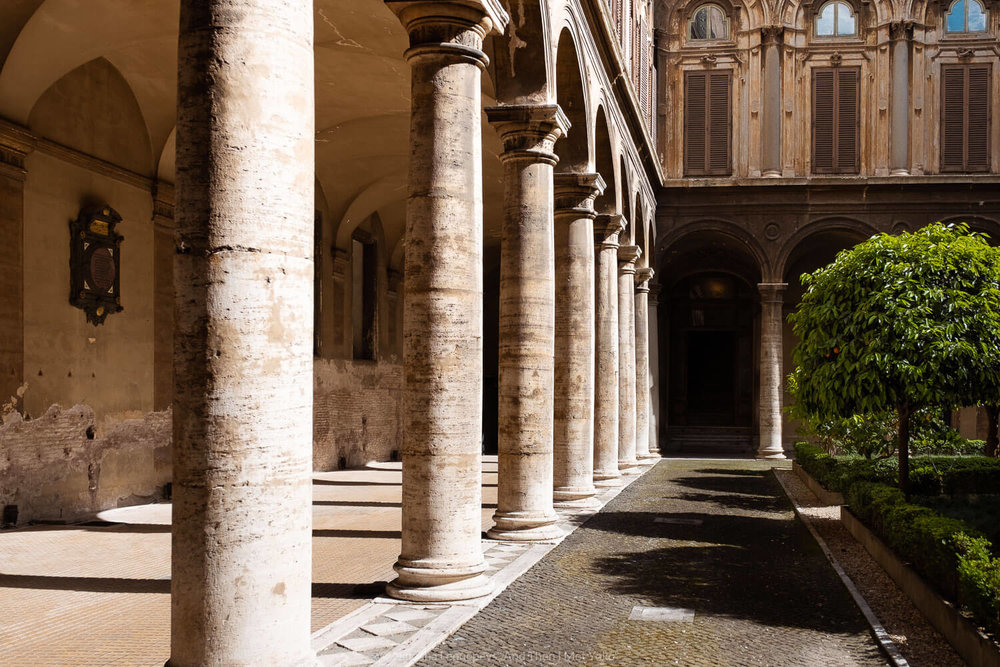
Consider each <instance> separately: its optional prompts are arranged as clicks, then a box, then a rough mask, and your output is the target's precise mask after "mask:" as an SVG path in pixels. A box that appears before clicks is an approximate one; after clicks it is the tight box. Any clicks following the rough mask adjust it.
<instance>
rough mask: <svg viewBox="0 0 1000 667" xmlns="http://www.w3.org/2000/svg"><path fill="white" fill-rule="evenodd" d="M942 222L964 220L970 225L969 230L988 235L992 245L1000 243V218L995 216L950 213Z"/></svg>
mask: <svg viewBox="0 0 1000 667" xmlns="http://www.w3.org/2000/svg"><path fill="white" fill-rule="evenodd" d="M941 222H944V223H950V222H964V223H966V224H968V225H969V230H971V231H973V232H979V233H980V234H985V235H986V236H988V237H989V240H990V243H991V244H992V245H1000V220H997V219H995V218H988V217H986V216H982V215H950V216H948V217H946V218H942V219H941Z"/></svg>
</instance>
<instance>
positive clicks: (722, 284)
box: [656, 226, 762, 454]
mask: <svg viewBox="0 0 1000 667" xmlns="http://www.w3.org/2000/svg"><path fill="white" fill-rule="evenodd" d="M758 258H759V255H758V254H757V252H756V249H755V248H754V247H753V246H752V245H751V244H750V242H749V241H748V240H746V239H743V238H742V237H741V236H739V235H737V234H735V233H733V232H731V231H730V230H727V229H726V228H725V227H722V226H716V227H715V228H713V229H708V228H702V229H701V230H699V231H695V232H691V233H689V234H686V235H683V236H680V237H677V238H675V239H674V240H673V241H672V242H669V239H668V245H666V246H665V249H664V250H663V251H662V252H661V253H660V255H659V257H658V258H657V259H658V261H657V266H656V272H657V274H658V275H659V276H660V284H661V285H662V286H663V291H662V293H661V296H660V308H659V309H658V316H659V322H658V326H659V353H660V372H661V374H662V375H661V376H662V377H664V378H666V379H667V380H666V382H665V383H664V387H663V388H662V389H661V392H660V401H661V405H660V409H661V414H662V415H664V416H665V419H663V420H661V432H660V438H661V442H665V443H666V449H667V450H668V451H675V452H684V453H701V454H722V453H743V454H749V453H751V452H752V450H753V446H754V443H755V440H756V438H755V429H754V426H755V425H756V424H757V420H756V417H755V416H756V409H755V408H756V405H757V399H756V385H757V382H756V377H757V367H758V363H759V354H758V352H757V350H758V348H759V345H758V344H757V341H758V340H759V325H758V323H757V319H758V315H759V312H760V306H759V302H758V298H757V290H756V286H757V284H758V283H760V282H761V273H762V272H761V262H760V260H759V259H758ZM662 429H665V431H664V430H662Z"/></svg>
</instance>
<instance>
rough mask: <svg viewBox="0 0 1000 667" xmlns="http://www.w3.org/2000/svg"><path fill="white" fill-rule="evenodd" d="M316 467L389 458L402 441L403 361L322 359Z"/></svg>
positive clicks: (317, 381) (317, 377)
mask: <svg viewBox="0 0 1000 667" xmlns="http://www.w3.org/2000/svg"><path fill="white" fill-rule="evenodd" d="M313 377H314V380H313V401H314V402H313V469H314V470H317V471H325V470H336V469H337V468H338V465H339V460H340V458H341V457H343V458H344V459H345V463H346V465H347V466H348V467H353V466H360V465H364V464H365V463H367V462H369V461H388V460H390V458H391V456H392V452H393V451H398V450H399V448H400V446H401V444H402V401H403V366H402V365H401V364H391V363H382V362H374V361H347V360H342V359H334V360H330V359H316V360H315V364H314V366H313Z"/></svg>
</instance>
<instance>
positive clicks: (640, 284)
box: [635, 266, 656, 293]
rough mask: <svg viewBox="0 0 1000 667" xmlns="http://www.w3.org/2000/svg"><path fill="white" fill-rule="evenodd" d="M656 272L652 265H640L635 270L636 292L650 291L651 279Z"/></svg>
mask: <svg viewBox="0 0 1000 667" xmlns="http://www.w3.org/2000/svg"><path fill="white" fill-rule="evenodd" d="M654 273H656V272H655V271H653V269H652V268H651V267H648V266H640V267H639V268H638V269H636V270H635V291H636V292H643V293H648V292H649V279H650V278H652V277H653V274H654Z"/></svg>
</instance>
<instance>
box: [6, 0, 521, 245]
mask: <svg viewBox="0 0 1000 667" xmlns="http://www.w3.org/2000/svg"><path fill="white" fill-rule="evenodd" d="M314 7H315V15H314V21H315V63H314V64H315V71H316V142H317V143H316V175H317V180H318V182H319V184H320V186H321V187H322V190H323V195H324V196H325V198H326V201H327V204H328V210H329V215H330V218H331V220H330V222H331V223H332V225H333V227H332V228H333V233H334V235H335V238H334V239H331V240H332V241H335V240H336V239H337V238H339V237H341V236H345V235H346V237H347V238H349V237H350V232H351V231H352V229H353V226H356V225H357V224H360V223H361V222H363V221H364V218H365V217H367V216H368V215H371V214H372V213H374V212H378V213H379V216H380V217H381V218H382V223H383V225H384V227H385V232H386V240H387V243H388V245H389V247H390V249H391V248H394V247H396V246H397V244H398V241H399V239H400V238H401V236H402V234H403V231H404V220H405V206H404V205H403V204H404V203H405V200H406V172H407V163H408V156H409V138H408V136H409V109H410V68H409V65H407V63H406V62H405V61H404V60H403V52H404V50H405V49H406V48H407V46H408V40H407V36H406V33H405V31H404V30H403V27H402V26H401V25H400V23H399V21H398V19H397V18H396V17H395V16H394V15H393V13H392V11H390V10H389V9H388V7H386V5H385V3H384V2H382V0H350V1H345V0H315V3H314ZM179 11H180V10H179V0H2V2H0V64H2V69H0V117H2V118H5V119H7V120H10V121H13V122H15V123H18V124H22V125H25V124H27V121H28V118H29V116H30V115H31V111H32V108H33V107H34V105H35V104H36V103H37V101H38V100H39V98H41V96H42V95H43V94H44V93H45V91H46V90H48V89H49V88H50V87H51V86H52V85H53V84H54V83H56V82H57V81H58V80H59V79H60V78H61V77H63V76H64V75H66V74H67V73H69V72H71V71H73V70H75V69H76V68H78V67H79V66H81V65H83V64H85V63H87V62H90V61H92V60H94V59H96V58H104V59H105V60H107V61H108V62H110V63H111V64H112V65H113V66H114V67H115V68H116V69H117V70H118V71H119V72H120V73H121V75H122V78H124V80H125V81H126V82H127V84H128V85H129V87H130V88H131V89H132V92H133V94H134V96H135V99H136V102H137V103H138V105H139V108H140V110H141V112H142V116H143V120H144V122H145V124H146V129H147V132H148V135H149V140H150V148H151V151H152V154H153V156H155V157H156V158H157V159H156V162H155V164H154V166H153V172H152V174H155V175H156V176H157V178H160V179H163V180H166V181H172V180H173V177H174V155H173V153H174V143H175V138H174V126H175V123H176V106H177V99H176V88H177V83H176V80H177V79H176V71H177V26H178V22H179ZM483 78H484V81H483V89H484V91H486V92H487V93H489V92H490V91H492V90H493V85H492V82H491V81H489V80H488V76H486V75H484V77H483ZM490 103H493V100H492V99H487V98H484V106H485V105H487V104H490ZM72 147H73V148H77V149H78V150H83V147H80V146H72ZM499 149H500V144H499V140H498V139H497V137H496V135H495V133H494V132H493V131H492V130H491V129H490V128H489V126H488V125H487V124H486V123H485V121H484V123H483V155H484V161H483V162H484V193H485V194H486V196H485V197H484V200H485V201H487V202H491V201H492V202H499V201H502V182H501V173H502V172H501V169H500V165H499V162H498V161H497V160H496V159H495V155H496V154H497V153H498V152H499ZM496 208H497V209H498V210H496V211H494V210H491V208H487V209H486V210H485V212H484V213H485V224H486V238H487V243H488V244H490V243H498V242H499V216H500V214H501V211H500V210H499V207H496ZM359 216H361V217H360V219H359ZM342 225H346V226H347V227H350V228H349V229H346V228H342V227H341V226H342ZM345 229H346V231H345Z"/></svg>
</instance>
